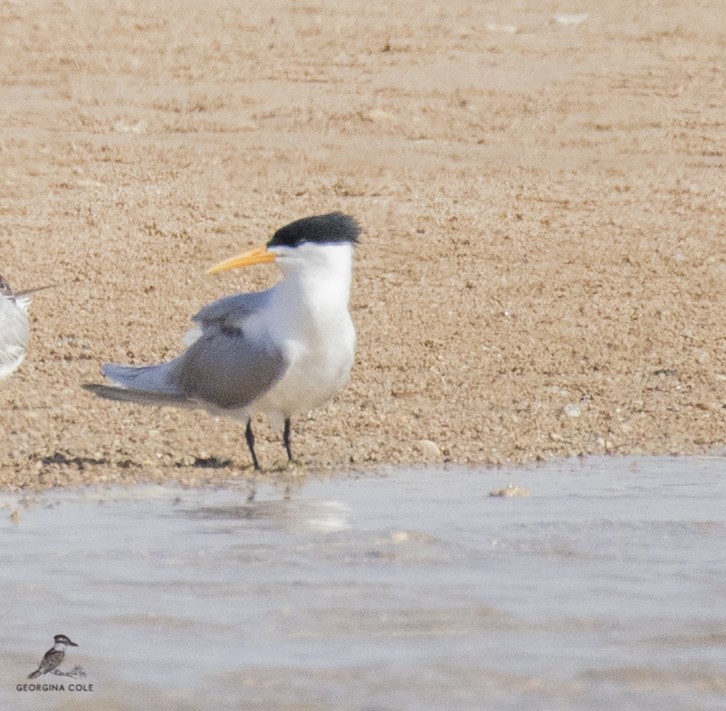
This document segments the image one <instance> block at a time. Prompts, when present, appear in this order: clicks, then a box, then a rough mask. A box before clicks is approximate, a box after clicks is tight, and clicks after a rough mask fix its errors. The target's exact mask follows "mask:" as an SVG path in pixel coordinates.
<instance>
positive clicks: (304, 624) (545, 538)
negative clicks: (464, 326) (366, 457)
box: [0, 457, 726, 711]
mask: <svg viewBox="0 0 726 711" xmlns="http://www.w3.org/2000/svg"><path fill="white" fill-rule="evenodd" d="M510 482H512V483H514V484H515V485H518V486H519V487H520V488H527V489H528V490H529V491H530V493H531V496H530V497H526V498H521V497H520V498H502V497H493V496H490V495H489V493H490V492H491V491H496V490H498V489H501V488H502V487H504V486H506V485H507V484H509V483H510ZM288 484H289V486H288V487H287V491H286V485H285V484H283V483H281V482H278V483H277V484H264V485H261V486H260V487H259V488H258V490H257V497H256V499H255V500H254V501H252V502H246V501H245V499H246V495H247V491H248V488H247V485H246V484H245V483H244V482H239V483H238V485H237V486H233V487H231V488H226V489H222V490H216V491H215V490H211V489H203V490H192V489H181V488H173V487H169V486H151V487H149V486H146V487H136V488H128V489H122V488H119V487H117V488H116V489H113V490H100V489H98V488H94V489H91V490H88V491H86V492H84V493H75V492H70V493H68V492H47V493H44V494H42V495H38V496H34V497H23V496H22V495H17V494H4V495H2V496H1V497H0V532H1V533H2V536H3V540H5V541H6V542H7V545H5V546H4V547H3V549H2V551H0V564H1V567H2V570H3V576H2V580H0V611H2V615H0V619H2V623H0V631H1V632H2V637H3V640H4V646H5V650H6V651H5V653H4V663H3V665H2V667H1V668H0V705H2V707H3V708H8V709H10V708H12V709H18V710H22V709H33V710H35V709H39V708H54V709H98V708H104V709H112V710H113V709H118V710H121V709H139V708H155V709H161V710H166V709H181V708H184V709H189V710H190V711H191V710H192V709H209V708H215V709H239V708H244V709H250V710H257V709H259V710H260V711H263V710H264V711H273V710H279V711H293V710H295V711H302V710H303V709H304V710H306V711H307V710H308V709H309V710H311V711H312V710H313V709H318V710H320V709H326V710H327V709H331V710H332V709H335V710H337V711H340V710H348V709H350V710H351V711H352V710H353V709H357V710H359V711H360V710H362V709H381V710H388V709H391V710H392V709H431V710H432V711H434V710H438V709H442V711H443V710H445V711H452V710H456V711H469V710H470V711H475V710H476V711H478V710H479V709H482V708H496V709H511V710H515V709H517V710H519V709H522V710H524V709H533V708H536V709H552V708H557V709H563V710H569V709H572V710H573V711H575V710H578V711H579V710H581V709H595V708H598V709H599V708H612V709H624V708H637V709H652V710H653V711H656V709H663V708H667V709H692V710H694V711H695V710H698V711H706V710H709V711H720V709H722V708H723V698H724V694H725V693H726V681H725V680H726V666H725V664H724V656H723V647H724V641H725V640H726V619H725V618H724V614H723V580H724V572H725V570H726V566H725V562H724V552H723V541H724V535H725V534H726V522H725V521H724V516H723V512H724V505H725V504H726V462H725V461H724V459H723V458H721V459H717V458H695V457H677V458H675V457H670V458H637V457H635V458H620V457H594V458H590V459H588V460H586V461H585V462H579V461H577V460H569V461H567V462H549V463H547V464H543V465H540V466H537V467H533V468H531V469H529V470H512V469H507V470H501V471H498V470H488V471H485V472H482V471H480V470H476V469H462V468H446V469H442V468H439V467H434V468H432V469H430V470H410V471H393V470H392V471H390V472H389V473H388V474H385V475H379V476H371V475H367V476H364V477H333V478H328V479H322V478H321V479H316V478H308V479H306V480H305V481H304V482H298V484H299V485H297V486H296V485H294V483H292V482H288ZM8 513H13V514H15V515H14V517H13V519H11V518H10V517H9V516H8V515H6V514H8ZM4 514H5V515H4ZM58 632H63V633H65V634H67V635H68V636H69V637H70V638H71V639H72V640H73V641H74V642H76V643H77V644H78V645H79V646H78V647H72V648H69V649H68V650H67V652H66V660H64V664H63V665H62V667H61V669H62V670H63V671H66V672H67V671H72V670H73V669H74V668H75V667H79V666H80V667H81V668H82V670H83V672H84V673H85V676H83V677H58V676H55V677H53V676H51V675H47V676H44V677H41V678H39V679H36V680H35V683H36V684H37V683H46V684H50V683H56V684H60V683H65V685H66V687H68V685H69V684H74V685H78V684H79V683H80V684H82V685H86V687H87V689H86V690H85V691H83V690H81V691H75V690H74V691H73V692H71V691H70V690H69V689H68V688H66V689H64V690H63V691H59V690H57V691H43V690H42V689H41V690H40V691H30V690H22V689H21V690H20V691H18V690H17V685H18V684H20V685H21V686H22V685H23V684H31V683H33V682H32V681H29V680H27V679H26V676H27V674H28V673H29V672H30V671H32V670H33V669H34V668H35V665H37V662H38V660H39V655H40V654H42V653H43V651H45V649H47V646H48V642H49V641H50V639H51V638H52V636H53V635H54V634H55V633H58ZM90 685H92V686H93V688H92V689H91V688H88V687H90Z"/></svg>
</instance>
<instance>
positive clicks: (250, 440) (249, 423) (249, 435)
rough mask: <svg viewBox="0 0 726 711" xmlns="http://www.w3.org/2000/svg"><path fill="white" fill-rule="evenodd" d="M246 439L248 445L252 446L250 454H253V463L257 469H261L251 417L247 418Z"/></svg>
mask: <svg viewBox="0 0 726 711" xmlns="http://www.w3.org/2000/svg"><path fill="white" fill-rule="evenodd" d="M245 439H246V440H247V446H248V447H249V448H250V454H251V455H252V464H254V467H255V469H257V470H259V468H260V463H259V462H258V461H257V455H256V454H255V436H254V435H253V434H252V420H251V419H250V418H249V417H248V418H247V429H246V430H245Z"/></svg>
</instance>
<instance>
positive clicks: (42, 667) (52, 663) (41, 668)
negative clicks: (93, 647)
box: [28, 634, 78, 679]
mask: <svg viewBox="0 0 726 711" xmlns="http://www.w3.org/2000/svg"><path fill="white" fill-rule="evenodd" d="M68 646H70V647H77V646H78V645H77V644H76V643H75V642H71V640H70V638H69V637H66V635H64V634H57V635H56V636H55V637H54V638H53V646H52V647H51V648H50V649H49V650H48V651H47V652H46V653H45V654H44V655H43V659H41V661H40V664H39V665H38V668H37V669H36V670H35V671H34V672H30V674H28V679H35V678H37V677H39V676H40V675H41V674H47V673H48V672H52V671H55V670H56V669H57V668H58V667H59V666H60V665H61V664H62V662H63V659H64V658H65V656H66V647H68ZM56 673H58V672H56Z"/></svg>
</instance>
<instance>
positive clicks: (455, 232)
mask: <svg viewBox="0 0 726 711" xmlns="http://www.w3.org/2000/svg"><path fill="white" fill-rule="evenodd" d="M719 17H720V18H721V21H720V22H718V21H716V19H717V18H719ZM723 17H724V8H723V4H722V2H720V0H702V1H700V2H697V3H692V2H685V0H680V1H677V0H671V1H666V2H662V3H655V4H649V5H648V6H647V7H646V6H641V5H639V4H636V5H633V4H632V3H628V2H624V0H615V1H614V2H611V3H606V4H603V3H601V2H600V3H596V2H593V1H592V0H581V1H580V2H578V3H576V4H575V5H572V4H571V3H554V2H534V0H522V2H517V3H514V4H504V3H502V4H496V3H471V2H464V1H463V0H451V1H450V2H447V3H432V2H419V1H418V0H413V1H412V2H406V3H404V2H389V1H387V2H382V1H379V0H372V1H371V2H366V3H358V2H351V3H347V4H341V3H338V2H332V1H330V0H320V1H316V2H309V3H299V2H283V1H277V2H275V1H273V2H270V3H264V4H257V3H254V4H253V3H249V4H248V3H235V2H229V1H228V0H227V1H225V0H210V1H208V2H205V3H197V2H186V3H172V2H161V3H153V4H149V3H142V2H139V1H138V0H128V1H126V2H123V3H107V2H100V1H88V2H79V3H72V2H62V1H58V2H56V1H52V0H39V1H38V2H32V3H16V2H6V3H3V4H2V6H0V37H1V38H2V43H3V51H2V52H1V53H0V117H1V118H2V120H1V121H0V206H1V207H0V236H1V239H0V273H1V274H3V275H4V276H5V277H6V278H7V279H8V280H9V282H10V283H11V284H12V286H13V287H14V288H16V289H25V288H31V287H36V286H42V285H46V284H53V285H57V286H56V287H55V288H53V289H49V290H46V291H43V292H40V293H38V294H36V295H35V297H34V301H33V304H32V307H31V314H32V336H31V343H30V348H29V352H28V356H27V359H26V361H25V363H24V364H23V365H22V367H21V368H20V369H19V370H18V371H17V372H16V373H14V374H13V376H11V377H10V378H8V379H7V380H4V381H2V382H1V383H0V433H2V434H1V436H0V488H2V489H5V490H10V491H17V490H29V491H33V490H42V489H48V488H50V487H57V486H62V487H77V486H81V485H85V484H114V483H133V482H137V481H145V482H152V481H153V482H171V481H174V482H179V483H182V484H185V485H187V484H188V485H195V484H208V483H214V482H220V481H223V480H226V479H229V478H231V477H241V476H249V475H250V474H251V473H252V470H251V466H250V464H251V463H250V460H249V455H248V452H247V449H246V445H245V442H244V437H243V427H242V425H241V424H240V423H239V422H235V421H233V420H231V419H215V418H213V417H211V416H208V415H207V414H206V413H203V412H199V411H196V412H194V411H186V410H175V409H170V408H165V409H160V408H153V407H140V406H132V405H127V404H123V403H114V402H109V401H104V400H101V399H97V398H94V397H93V396H92V395H91V394H89V393H88V392H85V391H84V390H83V389H82V387H81V386H82V384H83V383H90V382H100V381H101V374H100V366H101V364H102V363H104V362H120V363H135V364H143V363H151V362H158V361H161V360H167V359H170V358H172V357H174V356H175V355H177V354H178V353H179V352H181V350H182V348H183V344H182V341H181V338H182V335H183V334H184V332H185V331H186V330H187V328H189V326H190V320H189V319H190V317H191V316H192V315H193V314H195V313H196V312H197V311H198V310H199V308H200V307H201V306H202V305H204V304H205V303H208V302H209V301H211V300H213V299H216V298H219V297H220V296H222V295H224V294H228V293H232V292H235V291H243V290H244V291H247V290H255V289H261V288H265V287H267V286H269V285H271V284H273V283H274V282H275V281H276V280H277V279H278V278H279V274H278V273H277V271H276V270H275V268H274V267H273V266H259V267H256V268H254V269H251V270H245V271H242V272H231V273H229V274H225V275H222V276H219V277H212V276H209V275H207V274H206V269H207V267H209V266H211V265H212V264H214V263H216V262H218V261H220V260H221V259H223V258H226V257H229V256H231V255H233V254H236V253H237V252H240V251H242V250H243V249H246V248H249V247H253V246H255V245H257V244H260V243H262V242H264V241H266V240H267V239H269V237H270V236H271V234H272V232H273V231H274V230H275V229H277V228H278V227H280V226H282V225H284V224H286V223H287V222H290V221H292V220H294V219H297V218H299V217H303V216H306V215H311V214H316V213H322V212H329V211H332V210H342V211H344V212H346V213H349V214H351V215H354V216H355V217H356V219H358V221H359V222H360V223H361V225H362V226H363V228H364V234H363V236H362V241H361V245H360V247H359V249H358V252H357V261H356V272H355V278H354V288H353V295H352V303H351V310H352V314H353V318H354V320H355V323H356V327H357V330H358V352H357V359H356V364H355V366H354V370H353V374H352V377H351V381H350V383H349V385H348V386H347V387H346V388H345V389H344V390H343V391H342V392H341V393H340V394H339V395H338V396H337V397H336V399H335V400H334V401H332V402H331V403H330V404H329V405H327V406H326V407H324V408H321V409H319V410H317V411H315V412H313V413H310V414H309V415H308V416H305V417H302V418H299V419H298V420H297V422H295V423H294V432H293V446H294V449H295V451H296V454H297V456H298V457H299V458H300V460H301V461H302V463H303V464H302V465H301V466H300V467H299V472H301V473H304V472H312V473H315V472H337V471H350V470H361V471H365V470H367V469H372V468H375V467H378V466H380V465H408V464H414V463H415V464H420V463H437V464H440V463H446V462H451V463H456V464H474V465H479V466H495V465H501V464H506V463H526V462H531V461H538V460H546V459H551V458H555V457H569V456H576V455H588V454H605V453H613V454H638V453H652V454H666V453H704V452H711V451H714V450H715V451H723V449H724V447H725V446H726V308H725V306H724V305H725V304H726V249H725V247H726V239H725V234H726V219H725V217H724V216H725V215H726V181H725V180H724V167H725V166H724V161H725V158H724V150H725V147H726V144H725V142H724V136H726V118H725V114H724V95H725V94H726V86H725V84H724V73H723V67H722V60H723V47H724V46H725V45H726V36H725V34H726V32H725V31H724V28H725V25H724V22H723ZM256 427H257V434H258V453H259V455H260V458H261V460H262V461H263V463H264V464H265V465H267V467H268V469H269V470H270V473H271V476H276V475H277V473H276V471H275V468H276V467H278V466H279V465H280V464H281V463H283V461H284V450H283V448H282V443H281V435H280V433H279V432H274V431H272V430H270V429H269V427H267V425H266V424H265V423H264V421H262V420H261V421H260V422H258V423H256Z"/></svg>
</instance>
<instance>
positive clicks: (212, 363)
mask: <svg viewBox="0 0 726 711" xmlns="http://www.w3.org/2000/svg"><path fill="white" fill-rule="evenodd" d="M243 329H244V326H243V327H242V329H240V328H239V327H234V328H231V327H229V326H228V325H225V320H224V319H222V320H221V321H220V322H219V324H215V325H208V326H207V327H206V328H205V330H204V332H203V333H202V335H201V336H200V338H199V339H198V340H196V341H195V342H194V343H193V344H192V345H191V346H190V347H189V349H188V350H187V351H186V352H185V353H184V354H183V355H182V356H181V357H180V358H179V359H178V360H177V364H176V368H175V380H176V382H177V383H178V385H179V388H180V389H181V390H182V392H184V394H185V395H186V396H187V397H189V398H192V399H195V400H203V401H204V402H209V403H213V404H214V405H216V406H217V407H221V408H224V409H238V408H243V407H246V406H248V405H250V404H251V403H252V402H254V401H255V400H257V398H259V397H261V396H262V395H264V394H265V393H266V392H267V391H268V390H269V389H270V388H271V387H272V386H273V385H274V384H275V383H277V382H278V381H279V380H280V378H282V376H283V374H284V373H285V370H286V369H287V364H286V362H285V358H284V356H283V354H282V351H281V350H280V348H279V347H278V346H277V345H275V344H274V343H272V342H270V341H268V340H265V338H264V336H262V337H260V336H251V335H248V334H246V333H245V331H244V330H243Z"/></svg>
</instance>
